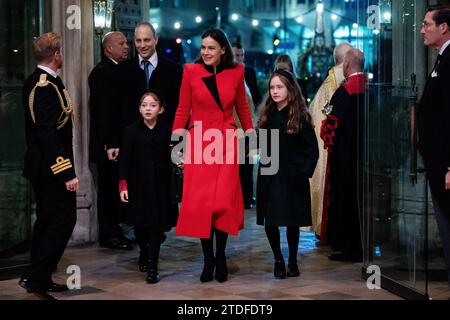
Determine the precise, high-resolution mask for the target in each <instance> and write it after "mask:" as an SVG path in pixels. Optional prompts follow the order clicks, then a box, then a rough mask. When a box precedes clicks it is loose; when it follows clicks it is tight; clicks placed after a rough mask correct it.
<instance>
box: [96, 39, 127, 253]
mask: <svg viewBox="0 0 450 320" xmlns="http://www.w3.org/2000/svg"><path fill="white" fill-rule="evenodd" d="M102 47H103V57H102V61H100V62H99V63H98V64H97V65H96V66H95V68H94V69H93V70H92V71H91V73H90V75H89V91H90V96H89V110H90V115H91V124H90V144H89V157H90V161H91V162H92V163H93V164H94V168H95V169H94V172H95V176H96V180H97V181H96V182H97V217H98V226H99V243H100V246H102V247H105V248H110V249H127V250H131V249H132V248H133V245H132V243H131V241H129V240H128V239H126V238H125V237H124V236H123V232H122V229H121V227H120V225H119V224H120V200H119V197H118V191H117V181H118V168H117V162H116V161H115V158H114V156H113V154H114V152H117V150H114V149H110V150H107V148H106V145H107V141H108V138H109V136H110V135H111V132H110V122H111V119H110V115H111V107H112V105H113V103H114V102H115V101H116V100H117V97H115V96H114V93H116V92H118V90H116V89H114V88H115V83H116V81H117V78H118V76H117V70H118V69H117V68H118V65H119V63H121V62H123V61H125V60H126V59H127V57H128V44H127V39H126V38H125V36H124V35H123V34H122V33H121V32H109V33H107V34H106V35H105V36H104V37H103V39H102ZM108 153H110V154H111V156H110V157H109V158H110V159H109V158H108Z"/></svg>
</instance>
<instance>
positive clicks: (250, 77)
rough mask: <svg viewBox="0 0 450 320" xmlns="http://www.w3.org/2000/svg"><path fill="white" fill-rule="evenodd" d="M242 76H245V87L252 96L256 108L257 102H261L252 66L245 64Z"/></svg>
mask: <svg viewBox="0 0 450 320" xmlns="http://www.w3.org/2000/svg"><path fill="white" fill-rule="evenodd" d="M244 77H245V83H246V84H247V87H248V88H249V90H250V95H251V96H252V100H253V104H254V106H255V109H257V108H258V106H259V104H260V103H261V100H262V96H261V93H260V92H259V88H258V81H257V79H256V72H255V69H253V68H252V67H249V66H245V68H244Z"/></svg>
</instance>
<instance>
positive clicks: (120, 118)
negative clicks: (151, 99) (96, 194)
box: [108, 55, 183, 147]
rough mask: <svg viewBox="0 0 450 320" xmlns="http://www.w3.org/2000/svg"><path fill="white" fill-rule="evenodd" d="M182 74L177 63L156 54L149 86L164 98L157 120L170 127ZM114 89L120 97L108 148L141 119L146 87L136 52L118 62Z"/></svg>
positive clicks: (176, 104)
mask: <svg viewBox="0 0 450 320" xmlns="http://www.w3.org/2000/svg"><path fill="white" fill-rule="evenodd" d="M182 76H183V71H182V69H181V66H180V65H178V64H177V63H175V62H172V61H170V60H168V59H166V58H164V57H162V56H161V55H158V65H157V66H156V68H155V70H153V73H152V75H151V78H150V82H149V89H153V90H156V91H157V92H158V93H159V94H161V95H162V97H163V99H164V100H165V102H166V106H165V107H166V108H165V112H164V113H163V114H162V116H161V117H160V120H161V121H163V122H165V123H166V124H167V125H168V126H169V127H171V126H172V123H173V119H174V117H175V111H176V109H177V106H178V99H179V92H180V86H181V78H182ZM114 90H117V92H118V93H119V95H120V96H119V97H118V99H117V101H116V102H115V103H114V105H113V106H114V110H113V114H112V121H111V126H112V127H111V130H110V132H111V134H110V141H109V142H108V146H109V147H119V146H120V143H121V141H122V137H123V133H124V130H125V127H127V126H128V125H130V124H132V123H134V122H135V121H137V120H138V119H139V118H140V114H139V101H140V99H141V97H142V95H143V94H144V93H145V92H146V91H147V89H146V79H145V73H144V71H143V70H142V69H141V67H140V65H139V57H138V55H136V57H135V58H133V59H130V60H127V61H125V62H123V63H121V64H120V65H119V71H118V78H117V83H116V87H115V89H114Z"/></svg>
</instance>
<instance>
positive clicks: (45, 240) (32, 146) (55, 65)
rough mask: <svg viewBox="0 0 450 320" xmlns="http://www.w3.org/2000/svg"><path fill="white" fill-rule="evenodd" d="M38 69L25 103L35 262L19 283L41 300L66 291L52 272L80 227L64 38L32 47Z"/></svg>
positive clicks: (46, 37)
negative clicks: (64, 79) (65, 81)
mask: <svg viewBox="0 0 450 320" xmlns="http://www.w3.org/2000/svg"><path fill="white" fill-rule="evenodd" d="M32 50H33V55H34V57H35V60H36V63H37V68H36V70H35V71H34V72H33V73H32V74H31V75H30V76H29V77H28V79H27V80H26V81H25V85H24V88H23V103H24V108H25V129H26V140H27V150H26V153H25V163H24V172H23V174H24V176H25V177H26V178H27V179H29V180H30V181H31V185H32V187H33V191H34V195H35V199H36V216H37V219H36V222H35V224H34V228H33V237H32V245H31V264H30V265H29V267H28V268H27V269H26V271H25V272H24V274H23V276H22V278H21V279H20V282H19V284H20V285H21V286H22V287H24V288H25V289H26V290H27V291H28V292H30V293H34V294H35V295H37V296H38V297H40V298H41V299H55V298H54V297H53V296H51V295H50V294H49V293H48V292H61V291H65V290H68V288H67V286H66V285H60V284H56V283H54V282H53V280H52V274H53V272H54V271H55V270H56V268H57V266H58V262H59V260H60V258H61V256H62V254H63V252H64V250H65V248H66V245H67V242H68V241H69V239H70V236H71V234H72V231H73V229H74V227H75V223H76V217H77V216H76V191H77V190H78V179H77V177H76V174H75V168H74V160H73V149H72V114H73V104H72V101H71V99H70V97H69V94H68V92H67V90H66V89H65V88H64V84H63V82H62V80H61V78H60V77H59V76H58V74H57V73H56V72H57V70H58V69H59V68H61V66H62V63H63V55H62V47H61V38H60V36H59V35H57V34H56V33H53V32H50V33H45V34H43V35H41V36H40V37H38V38H37V39H36V40H35V41H34V43H33V46H32Z"/></svg>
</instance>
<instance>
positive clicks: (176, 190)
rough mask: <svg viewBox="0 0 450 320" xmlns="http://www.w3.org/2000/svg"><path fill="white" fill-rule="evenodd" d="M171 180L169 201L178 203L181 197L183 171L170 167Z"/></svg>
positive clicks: (176, 167) (173, 166) (174, 166)
mask: <svg viewBox="0 0 450 320" xmlns="http://www.w3.org/2000/svg"><path fill="white" fill-rule="evenodd" d="M171 180H172V181H171V186H170V200H171V202H172V203H179V202H181V198H182V196H183V169H182V168H180V167H178V166H176V165H172V174H171Z"/></svg>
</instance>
